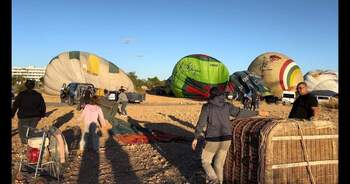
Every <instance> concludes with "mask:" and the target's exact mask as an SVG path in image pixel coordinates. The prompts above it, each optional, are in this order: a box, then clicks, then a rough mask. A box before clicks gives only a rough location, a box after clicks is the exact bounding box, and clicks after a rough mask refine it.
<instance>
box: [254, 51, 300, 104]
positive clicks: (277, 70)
mask: <svg viewBox="0 0 350 184" xmlns="http://www.w3.org/2000/svg"><path fill="white" fill-rule="evenodd" d="M248 71H249V72H251V73H253V74H256V75H259V76H261V77H262V79H263V81H264V85H265V86H266V87H268V88H269V89H270V90H271V93H272V95H273V96H276V97H281V95H282V92H283V91H294V90H295V87H296V85H297V84H298V83H299V82H302V81H303V75H302V72H301V69H300V67H299V66H298V65H297V64H296V63H295V62H294V61H293V60H292V59H290V58H289V57H287V56H285V55H283V54H281V53H277V52H267V53H264V54H261V55H259V56H258V57H256V58H255V59H254V60H253V62H252V63H251V64H250V65H249V67H248Z"/></svg>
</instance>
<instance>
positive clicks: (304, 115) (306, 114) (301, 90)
mask: <svg viewBox="0 0 350 184" xmlns="http://www.w3.org/2000/svg"><path fill="white" fill-rule="evenodd" d="M297 93H298V94H299V96H298V97H297V99H296V100H295V101H294V103H293V107H292V110H291V111H290V113H289V116H288V118H296V119H307V120H311V119H315V118H317V117H318V114H319V108H318V102H317V99H316V97H314V96H313V95H311V94H310V93H309V92H308V90H307V84H306V83H305V82H300V83H299V84H298V85H297Z"/></svg>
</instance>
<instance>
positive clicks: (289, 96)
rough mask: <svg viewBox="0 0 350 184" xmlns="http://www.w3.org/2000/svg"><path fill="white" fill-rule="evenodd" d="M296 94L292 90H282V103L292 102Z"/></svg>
mask: <svg viewBox="0 0 350 184" xmlns="http://www.w3.org/2000/svg"><path fill="white" fill-rule="evenodd" d="M295 97H296V94H295V92H294V91H283V92H282V104H283V105H286V104H292V103H294V100H295Z"/></svg>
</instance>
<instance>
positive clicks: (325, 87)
mask: <svg viewBox="0 0 350 184" xmlns="http://www.w3.org/2000/svg"><path fill="white" fill-rule="evenodd" d="M304 82H305V83H306V84H307V86H308V88H309V90H310V91H332V92H333V93H336V94H337V93H338V73H337V72H335V71H331V70H313V71H309V72H307V73H306V74H305V75H304Z"/></svg>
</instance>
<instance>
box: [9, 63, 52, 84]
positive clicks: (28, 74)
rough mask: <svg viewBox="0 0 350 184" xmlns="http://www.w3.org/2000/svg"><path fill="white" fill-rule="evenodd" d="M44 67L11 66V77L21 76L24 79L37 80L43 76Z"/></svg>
mask: <svg viewBox="0 0 350 184" xmlns="http://www.w3.org/2000/svg"><path fill="white" fill-rule="evenodd" d="M45 70H46V68H39V67H35V66H28V67H13V68H12V77H14V76H22V77H23V78H25V79H32V80H36V81H39V80H40V78H41V77H44V75H45Z"/></svg>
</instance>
